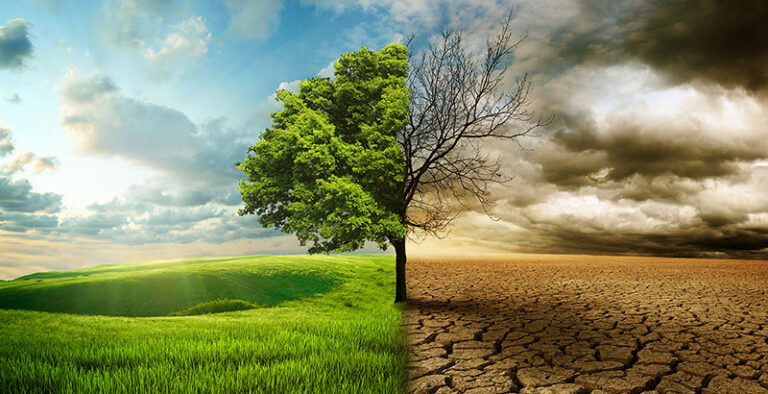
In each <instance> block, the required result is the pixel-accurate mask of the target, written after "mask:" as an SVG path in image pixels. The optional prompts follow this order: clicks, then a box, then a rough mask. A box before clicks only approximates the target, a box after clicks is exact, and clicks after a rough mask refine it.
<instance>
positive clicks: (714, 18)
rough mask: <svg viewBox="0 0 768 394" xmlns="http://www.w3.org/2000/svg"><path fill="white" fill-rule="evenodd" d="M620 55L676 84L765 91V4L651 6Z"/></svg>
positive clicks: (699, 0)
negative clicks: (702, 82) (698, 82)
mask: <svg viewBox="0 0 768 394" xmlns="http://www.w3.org/2000/svg"><path fill="white" fill-rule="evenodd" d="M651 6H652V8H651V9H650V11H649V12H648V13H647V14H645V15H644V17H643V24H642V27H641V28H640V29H639V30H638V31H635V32H632V33H631V34H630V35H629V36H628V37H627V40H626V42H625V44H624V49H625V51H626V52H627V53H628V54H630V55H633V56H636V57H637V58H639V59H641V60H642V61H644V62H646V63H648V64H650V65H651V66H653V67H655V68H657V69H659V70H662V71H664V72H665V73H667V75H669V76H670V77H672V78H673V79H674V80H675V81H679V82H688V81H693V80H697V79H704V80H709V81H713V82H716V83H718V84H720V85H722V86H725V87H729V88H732V87H744V88H746V89H748V90H751V91H757V90H761V89H764V88H766V87H768V67H766V65H768V23H766V21H768V2H766V1H764V0H740V1H735V2H734V1H724V0H673V1H654V2H652V3H651Z"/></svg>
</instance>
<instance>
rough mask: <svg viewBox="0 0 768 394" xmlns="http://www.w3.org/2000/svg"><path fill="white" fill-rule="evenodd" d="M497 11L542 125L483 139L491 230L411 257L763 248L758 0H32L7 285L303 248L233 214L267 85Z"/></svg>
mask: <svg viewBox="0 0 768 394" xmlns="http://www.w3.org/2000/svg"><path fill="white" fill-rule="evenodd" d="M509 7H515V8H516V10H517V12H516V17H515V20H514V22H513V26H514V29H515V31H516V34H518V35H523V34H527V39H526V40H525V41H524V43H523V44H522V45H521V46H520V47H519V49H518V51H517V53H516V54H515V59H514V63H513V65H512V68H513V74H512V76H515V75H522V74H523V73H528V75H529V77H530V78H531V80H532V81H533V82H534V88H535V92H534V94H533V97H534V99H535V101H534V103H533V107H534V108H535V109H536V110H538V111H540V112H541V113H545V114H553V115H555V121H554V122H552V123H551V124H550V125H549V126H548V127H547V128H546V129H541V130H538V131H537V133H536V135H534V136H531V137H529V138H527V139H525V140H523V141H521V145H522V148H521V146H518V145H517V144H510V145H500V144H493V145H492V146H489V147H488V151H489V152H491V153H494V154H498V155H502V156H503V159H504V163H505V169H506V170H507V172H508V173H509V174H511V175H514V179H513V181H511V182H509V183H508V184H505V185H503V186H500V187H498V188H496V189H495V193H496V196H497V198H498V201H497V204H496V206H495V207H494V209H493V212H494V214H495V215H496V216H497V217H498V219H499V220H497V221H492V220H490V219H488V218H487V217H486V216H485V215H484V214H481V213H480V212H473V211H469V212H467V213H466V214H464V215H463V216H462V217H460V218H459V219H458V220H457V222H456V223H455V226H454V227H453V229H452V231H451V232H450V234H448V236H447V237H446V238H445V239H442V240H439V241H433V240H424V241H423V242H421V243H420V244H416V243H414V244H412V245H411V247H410V249H411V250H412V251H413V252H414V253H417V254H429V253H437V252H438V251H440V252H443V253H445V252H450V253H481V252H489V253H500V252H501V253H506V252H526V253H600V254H653V255H686V256H734V257H758V258H759V257H763V258H764V257H766V256H768V139H767V138H766V136H768V106H767V104H768V94H766V93H767V92H768V40H766V39H765V37H768V27H766V24H765V23H764V21H765V20H768V5H766V4H765V3H764V2H762V1H758V0H755V1H743V2H739V8H731V7H729V4H728V3H726V2H722V1H715V0H678V1H664V2H660V1H649V0H630V1H623V2H614V1H609V0H602V1H601V0H584V1H571V0H559V1H555V0H536V1H518V2H511V1H495V0H457V1H421V2H420V1H412V0H386V1H370V0H345V1H329V0H302V1H285V2H283V1H279V0H265V1H260V2H253V1H245V0H222V1H203V0H180V1H167V0H165V1H162V0H111V1H104V2H86V1H67V0H36V1H27V2H25V1H19V2H8V4H4V5H3V7H2V10H0V279H9V278H13V277H17V276H19V275H22V274H26V273H29V272H35V271H40V270H49V269H65V268H74V267H81V266H87V265H94V264H102V263H117V262H128V261H138V260H151V259H168V258H179V257H192V256H216V255H239V254H255V253H289V252H302V251H303V250H304V249H302V248H300V247H299V246H298V245H297V242H296V241H295V239H294V238H293V237H292V236H290V235H283V234H280V233H277V232H275V231H272V230H267V229H262V228H260V227H259V226H258V224H257V223H256V220H255V218H253V217H238V216H237V215H236V214H235V211H236V210H237V208H238V207H239V194H238V192H237V189H236V183H237V180H238V179H239V174H238V171H237V170H236V169H235V168H234V163H235V162H236V161H238V160H241V159H242V158H243V157H244V155H245V149H246V147H248V146H249V145H251V144H253V143H254V142H255V141H256V139H257V137H258V134H259V132H260V131H261V130H263V129H264V127H266V126H268V124H269V117H268V115H269V113H271V112H274V111H276V110H277V109H278V107H277V106H276V103H275V101H274V96H273V93H274V91H275V90H276V89H278V88H289V89H291V88H295V86H296V85H297V81H298V80H300V79H304V78H308V77H312V76H315V75H329V73H330V70H331V66H332V62H333V61H334V60H335V59H337V58H338V56H339V55H341V54H342V53H345V52H348V51H352V50H356V49H359V48H360V47H361V46H368V47H369V48H371V49H379V48H380V47H382V46H384V45H386V44H388V43H391V42H398V41H402V40H403V38H404V37H407V36H409V35H410V34H412V33H413V34H416V40H415V41H414V43H415V44H414V46H415V49H416V50H419V49H420V48H423V46H424V43H425V42H427V40H429V39H430V38H431V37H433V36H434V35H435V34H436V33H438V32H439V31H440V30H441V29H444V28H451V29H456V30H461V31H464V32H465V37H466V41H467V43H468V45H469V46H470V47H471V48H478V49H479V48H480V47H481V46H482V45H481V44H482V43H483V42H484V40H485V37H487V36H488V35H489V34H491V33H493V31H494V29H495V28H496V27H498V25H499V22H500V21H501V17H502V16H503V14H504V12H505V10H506V9H507V8H509ZM510 82H513V78H510Z"/></svg>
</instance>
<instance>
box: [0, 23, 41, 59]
mask: <svg viewBox="0 0 768 394" xmlns="http://www.w3.org/2000/svg"><path fill="white" fill-rule="evenodd" d="M28 27H29V23H28V22H27V21H25V20H23V19H11V20H9V21H8V23H6V24H5V26H0V68H21V67H22V66H23V65H24V61H25V60H26V59H28V58H30V57H31V56H32V49H33V47H32V42H31V41H30V40H29V32H28V31H27V28H28Z"/></svg>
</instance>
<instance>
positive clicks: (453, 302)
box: [404, 256, 768, 394]
mask: <svg viewBox="0 0 768 394" xmlns="http://www.w3.org/2000/svg"><path fill="white" fill-rule="evenodd" d="M408 264H409V267H408V275H409V276H408V277H409V281H410V282H409V297H410V299H409V304H410V305H409V307H408V308H407V309H406V311H405V317H404V324H405V328H406V332H407V333H408V341H409V346H410V352H409V356H410V362H409V374H410V385H409V391H410V392H416V393H441V394H442V393H455V392H460V393H507V392H520V393H604V392H608V393H642V392H645V393H673V392H674V393H768V261H735V260H719V261H718V260H697V259H652V258H627V257H585V256H534V257H517V258H507V259H481V260H468V259H464V260H462V259H453V260H446V259H434V260H428V259H412V260H411V261H409V263H408Z"/></svg>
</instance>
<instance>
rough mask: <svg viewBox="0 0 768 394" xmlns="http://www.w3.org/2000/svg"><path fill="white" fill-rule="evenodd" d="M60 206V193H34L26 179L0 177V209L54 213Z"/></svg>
mask: <svg viewBox="0 0 768 394" xmlns="http://www.w3.org/2000/svg"><path fill="white" fill-rule="evenodd" d="M60 207H61V195H59V194H54V193H35V192H33V191H32V185H30V183H29V181H27V180H26V179H17V180H11V179H10V178H7V177H0V209H2V210H4V211H6V212H40V211H42V212H47V213H55V212H58V210H59V209H60Z"/></svg>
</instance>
